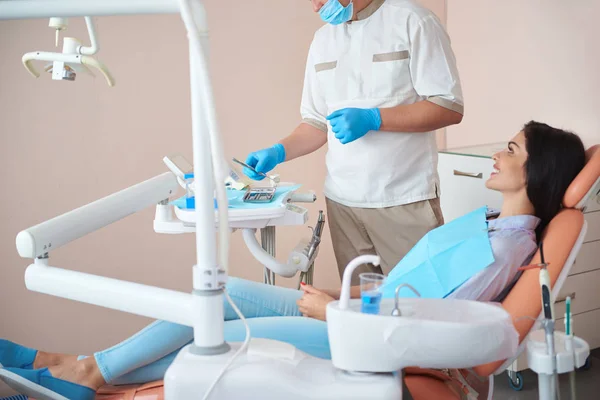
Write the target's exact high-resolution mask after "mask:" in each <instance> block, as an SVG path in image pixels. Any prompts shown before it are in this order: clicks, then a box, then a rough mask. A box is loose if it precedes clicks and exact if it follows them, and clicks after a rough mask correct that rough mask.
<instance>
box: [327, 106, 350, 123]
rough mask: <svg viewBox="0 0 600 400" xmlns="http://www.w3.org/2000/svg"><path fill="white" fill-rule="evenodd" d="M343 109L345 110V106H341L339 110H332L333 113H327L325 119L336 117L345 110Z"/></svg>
mask: <svg viewBox="0 0 600 400" xmlns="http://www.w3.org/2000/svg"><path fill="white" fill-rule="evenodd" d="M345 110H346V109H345V108H343V109H341V110H337V111H334V112H333V113H331V114H329V115H328V116H327V120H328V121H331V120H332V119H335V118H337V117H339V116H341V115H343V114H344V112H345Z"/></svg>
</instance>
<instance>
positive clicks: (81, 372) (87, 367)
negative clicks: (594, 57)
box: [48, 357, 106, 390]
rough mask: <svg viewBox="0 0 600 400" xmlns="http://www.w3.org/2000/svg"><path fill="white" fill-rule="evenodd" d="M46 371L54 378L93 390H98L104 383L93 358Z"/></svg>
mask: <svg viewBox="0 0 600 400" xmlns="http://www.w3.org/2000/svg"><path fill="white" fill-rule="evenodd" d="M48 369H49V370H50V373H51V374H52V376H53V377H55V378H58V379H63V380H65V381H69V382H73V383H76V384H78V385H82V386H87V387H89V388H91V389H94V390H98V388H100V386H102V385H104V384H105V383H106V382H105V381H104V377H103V376H102V374H101V373H100V369H99V368H98V364H96V360H95V359H94V357H88V358H85V359H83V360H79V361H74V362H68V363H63V364H59V365H55V366H52V367H50V368H48Z"/></svg>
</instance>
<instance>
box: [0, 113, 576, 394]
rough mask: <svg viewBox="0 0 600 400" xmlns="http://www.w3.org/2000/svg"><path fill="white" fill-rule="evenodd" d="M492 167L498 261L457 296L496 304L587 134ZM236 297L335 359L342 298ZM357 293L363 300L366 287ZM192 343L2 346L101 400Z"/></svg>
mask: <svg viewBox="0 0 600 400" xmlns="http://www.w3.org/2000/svg"><path fill="white" fill-rule="evenodd" d="M493 159H494V161H495V165H494V173H492V175H491V176H490V178H489V180H488V181H487V183H486V186H487V187H488V188H489V189H492V190H496V191H499V192H500V193H501V194H502V197H503V204H502V209H501V214H500V216H499V217H498V218H497V219H496V220H493V221H490V222H489V227H490V228H494V229H492V230H491V231H490V232H489V238H490V243H491V245H492V251H493V254H494V258H495V261H494V263H492V264H491V265H489V266H488V267H486V268H485V269H483V270H482V271H480V272H478V273H477V274H476V275H474V276H473V277H472V278H470V279H469V280H468V281H467V282H465V283H464V284H463V285H462V286H460V287H459V288H458V289H456V290H455V291H453V292H452V293H450V295H449V296H448V297H452V298H460V299H470V300H481V301H490V300H493V299H496V298H497V297H498V296H499V295H500V294H501V293H502V291H503V290H505V288H506V287H507V286H508V285H510V283H511V282H512V281H513V280H514V278H515V275H516V273H517V269H518V267H520V266H521V265H523V264H525V263H527V262H528V261H529V260H530V258H531V256H532V255H533V253H534V252H535V250H536V247H537V245H536V243H537V239H538V238H539V237H540V235H541V232H542V231H543V229H544V228H545V227H546V226H547V225H548V223H549V222H550V220H551V219H552V218H553V217H554V216H555V215H556V214H557V213H558V212H559V210H560V208H561V201H562V198H563V195H564V193H565V191H566V189H567V187H568V186H569V184H570V183H571V181H572V180H573V179H574V178H575V176H577V174H578V173H579V171H581V169H582V168H583V166H584V164H585V153H584V147H583V144H582V142H581V140H580V139H579V137H578V136H576V135H574V134H572V133H569V132H565V131H563V130H560V129H555V128H552V127H550V126H548V125H546V124H542V123H538V122H533V121H532V122H529V123H528V124H526V125H525V126H524V127H523V130H522V131H521V132H519V133H518V134H517V135H516V136H515V137H514V138H513V139H512V140H511V141H510V142H509V143H508V146H507V147H506V148H505V149H504V150H502V151H501V152H499V153H497V154H495V155H494V157H493ZM227 291H228V293H229V294H230V296H231V297H232V298H233V300H234V301H235V302H236V304H237V305H238V307H239V308H240V310H241V311H242V313H243V314H244V315H245V316H246V318H249V320H248V323H249V325H250V329H251V331H252V336H253V337H262V338H270V339H276V340H281V341H285V342H288V343H291V344H293V345H294V346H296V347H297V348H298V349H300V350H302V351H304V352H306V353H308V354H311V355H313V356H316V357H321V358H330V353H329V343H328V339H327V329H326V323H325V322H323V321H324V320H325V308H326V305H327V303H328V302H330V301H332V300H334V299H336V298H339V293H340V291H339V290H318V289H315V288H313V287H311V286H308V285H304V286H303V290H302V291H297V290H292V289H286V288H280V287H274V286H268V285H263V284H260V283H256V282H250V281H245V280H242V279H237V278H230V281H229V283H228V284H227ZM351 295H352V296H353V297H359V296H360V291H359V288H357V287H355V288H353V289H352V292H351ZM294 317H295V318H294ZM306 317H309V318H306ZM225 321H226V322H225V339H226V340H227V341H230V342H235V341H243V339H244V335H245V331H244V327H243V324H242V323H241V321H239V320H237V315H236V314H235V312H234V311H233V310H232V309H231V307H230V306H229V305H228V304H227V303H226V304H225ZM51 332H52V331H51V329H48V333H49V334H51ZM192 338H193V332H192V328H190V327H186V326H181V325H176V324H173V323H170V322H165V321H157V322H154V323H153V324H151V325H149V326H148V327H146V328H144V329H143V330H142V331H140V332H138V333H137V334H135V335H134V336H132V337H130V338H129V339H127V340H125V341H124V342H122V343H120V344H118V345H116V346H114V347H112V348H110V349H107V350H104V351H101V352H98V353H96V354H94V356H93V357H82V356H80V357H78V356H75V355H66V354H56V353H46V352H42V351H36V350H33V349H28V348H26V347H22V346H19V345H17V344H14V343H12V342H9V341H6V340H0V364H2V365H4V367H13V369H11V371H13V372H15V373H18V374H19V375H22V376H24V377H25V378H27V379H30V380H33V381H35V382H38V383H40V384H42V385H43V386H46V387H52V388H53V390H56V391H59V392H60V393H61V394H63V395H64V396H66V397H68V398H77V399H93V398H94V393H95V390H97V389H98V388H99V387H100V386H102V385H104V384H105V383H111V384H126V383H143V382H149V381H152V380H157V379H161V378H162V377H163V376H164V373H165V371H166V369H167V367H168V366H169V365H170V363H171V362H172V360H173V359H174V357H175V356H176V355H177V352H178V351H179V350H180V348H181V347H182V346H184V345H186V344H188V343H190V342H191V340H192ZM65 381H66V382H65ZM67 382H72V383H75V384H76V385H73V384H69V383H67Z"/></svg>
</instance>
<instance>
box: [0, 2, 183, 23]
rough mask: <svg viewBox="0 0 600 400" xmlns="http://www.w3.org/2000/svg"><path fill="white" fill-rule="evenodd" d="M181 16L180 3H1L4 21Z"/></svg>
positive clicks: (0, 10)
mask: <svg viewBox="0 0 600 400" xmlns="http://www.w3.org/2000/svg"><path fill="white" fill-rule="evenodd" d="M176 13H179V6H178V4H177V0H135V1H125V0H101V1H100V0H77V1H73V0H43V1H40V0H19V1H12V0H1V1H0V20H2V19H29V18H52V17H56V16H57V15H60V16H62V17H84V16H86V15H96V16H101V15H139V14H176Z"/></svg>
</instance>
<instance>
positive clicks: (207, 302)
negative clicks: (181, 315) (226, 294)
mask: <svg viewBox="0 0 600 400" xmlns="http://www.w3.org/2000/svg"><path fill="white" fill-rule="evenodd" d="M192 301H193V302H194V306H193V310H194V313H193V315H191V318H192V319H193V320H194V325H193V327H194V343H196V344H201V345H202V346H204V347H216V346H219V345H221V344H223V337H224V335H225V333H224V331H223V330H224V324H213V323H207V321H224V318H223V313H224V309H223V296H222V295H216V294H214V292H213V293H212V294H209V295H201V294H195V295H194V296H193V300H192Z"/></svg>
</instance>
